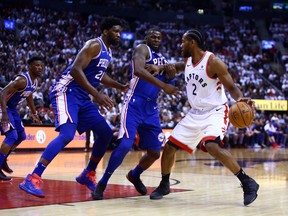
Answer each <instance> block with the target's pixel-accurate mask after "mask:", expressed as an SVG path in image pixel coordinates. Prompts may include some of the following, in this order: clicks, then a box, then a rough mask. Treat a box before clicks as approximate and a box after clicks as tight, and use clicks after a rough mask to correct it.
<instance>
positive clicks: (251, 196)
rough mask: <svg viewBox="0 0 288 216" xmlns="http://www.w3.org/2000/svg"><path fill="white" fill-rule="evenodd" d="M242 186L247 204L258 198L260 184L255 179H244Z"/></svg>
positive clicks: (245, 203)
mask: <svg viewBox="0 0 288 216" xmlns="http://www.w3.org/2000/svg"><path fill="white" fill-rule="evenodd" d="M241 186H242V188H243V191H244V205H245V206H247V205H249V204H250V203H252V202H253V201H254V200H255V199H256V198H257V196H258V194H257V191H258V189H259V185H258V184H257V182H256V181H255V180H254V179H252V178H249V179H247V180H245V181H243V182H242V185H241Z"/></svg>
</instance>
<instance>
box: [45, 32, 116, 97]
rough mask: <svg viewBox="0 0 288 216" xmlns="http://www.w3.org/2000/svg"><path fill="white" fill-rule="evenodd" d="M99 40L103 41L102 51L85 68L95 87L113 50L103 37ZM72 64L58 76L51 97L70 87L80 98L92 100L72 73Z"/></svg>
mask: <svg viewBox="0 0 288 216" xmlns="http://www.w3.org/2000/svg"><path fill="white" fill-rule="evenodd" d="M97 40H99V42H100V43H101V47H102V49H101V51H100V53H99V54H98V55H97V56H95V57H94V58H93V59H92V60H91V61H90V63H89V64H88V66H87V67H86V68H85V69H84V70H83V72H84V74H85V76H86V78H87V80H88V81H89V83H90V84H91V85H93V86H94V87H96V86H97V85H99V83H100V81H101V79H102V77H103V75H104V73H105V71H106V69H107V67H108V65H109V63H110V60H111V58H112V53H111V50H110V49H107V47H106V46H105V44H104V42H103V41H102V39H101V37H98V38H97ZM72 64H73V63H72ZM72 64H71V65H69V66H68V67H67V69H66V70H65V71H64V72H63V73H62V74H61V76H60V77H59V78H58V80H57V82H56V84H55V86H54V88H53V89H52V91H51V97H53V96H60V95H62V94H63V93H66V92H67V90H68V89H69V91H73V93H75V96H77V97H78V98H79V99H87V100H90V98H89V95H88V92H87V91H85V90H84V89H83V88H82V87H81V86H80V85H79V84H78V83H77V82H76V81H75V80H74V78H73V77H72V76H71V75H70V70H71V67H72Z"/></svg>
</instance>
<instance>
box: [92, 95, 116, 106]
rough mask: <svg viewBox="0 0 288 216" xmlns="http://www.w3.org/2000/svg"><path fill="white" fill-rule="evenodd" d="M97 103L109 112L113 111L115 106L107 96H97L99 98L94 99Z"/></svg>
mask: <svg viewBox="0 0 288 216" xmlns="http://www.w3.org/2000/svg"><path fill="white" fill-rule="evenodd" d="M94 99H95V102H96V103H97V104H99V106H103V107H104V108H106V109H107V110H111V109H112V107H113V106H114V104H113V101H112V100H111V99H110V98H109V97H108V96H107V95H105V94H101V93H99V94H97V97H94Z"/></svg>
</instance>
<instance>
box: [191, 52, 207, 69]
mask: <svg viewBox="0 0 288 216" xmlns="http://www.w3.org/2000/svg"><path fill="white" fill-rule="evenodd" d="M206 54H207V51H205V52H204V54H203V55H202V57H201V58H200V60H199V61H198V62H197V63H196V64H195V65H194V64H193V61H192V65H193V67H196V66H197V65H198V64H199V63H200V62H201V61H202V60H203V58H204V57H205V56H206Z"/></svg>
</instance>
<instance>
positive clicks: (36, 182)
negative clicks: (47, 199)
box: [31, 176, 43, 189]
mask: <svg viewBox="0 0 288 216" xmlns="http://www.w3.org/2000/svg"><path fill="white" fill-rule="evenodd" d="M31 182H32V184H33V185H34V186H35V188H36V189H40V187H41V184H42V182H43V181H42V180H41V179H38V178H36V177H34V176H32V180H31Z"/></svg>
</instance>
